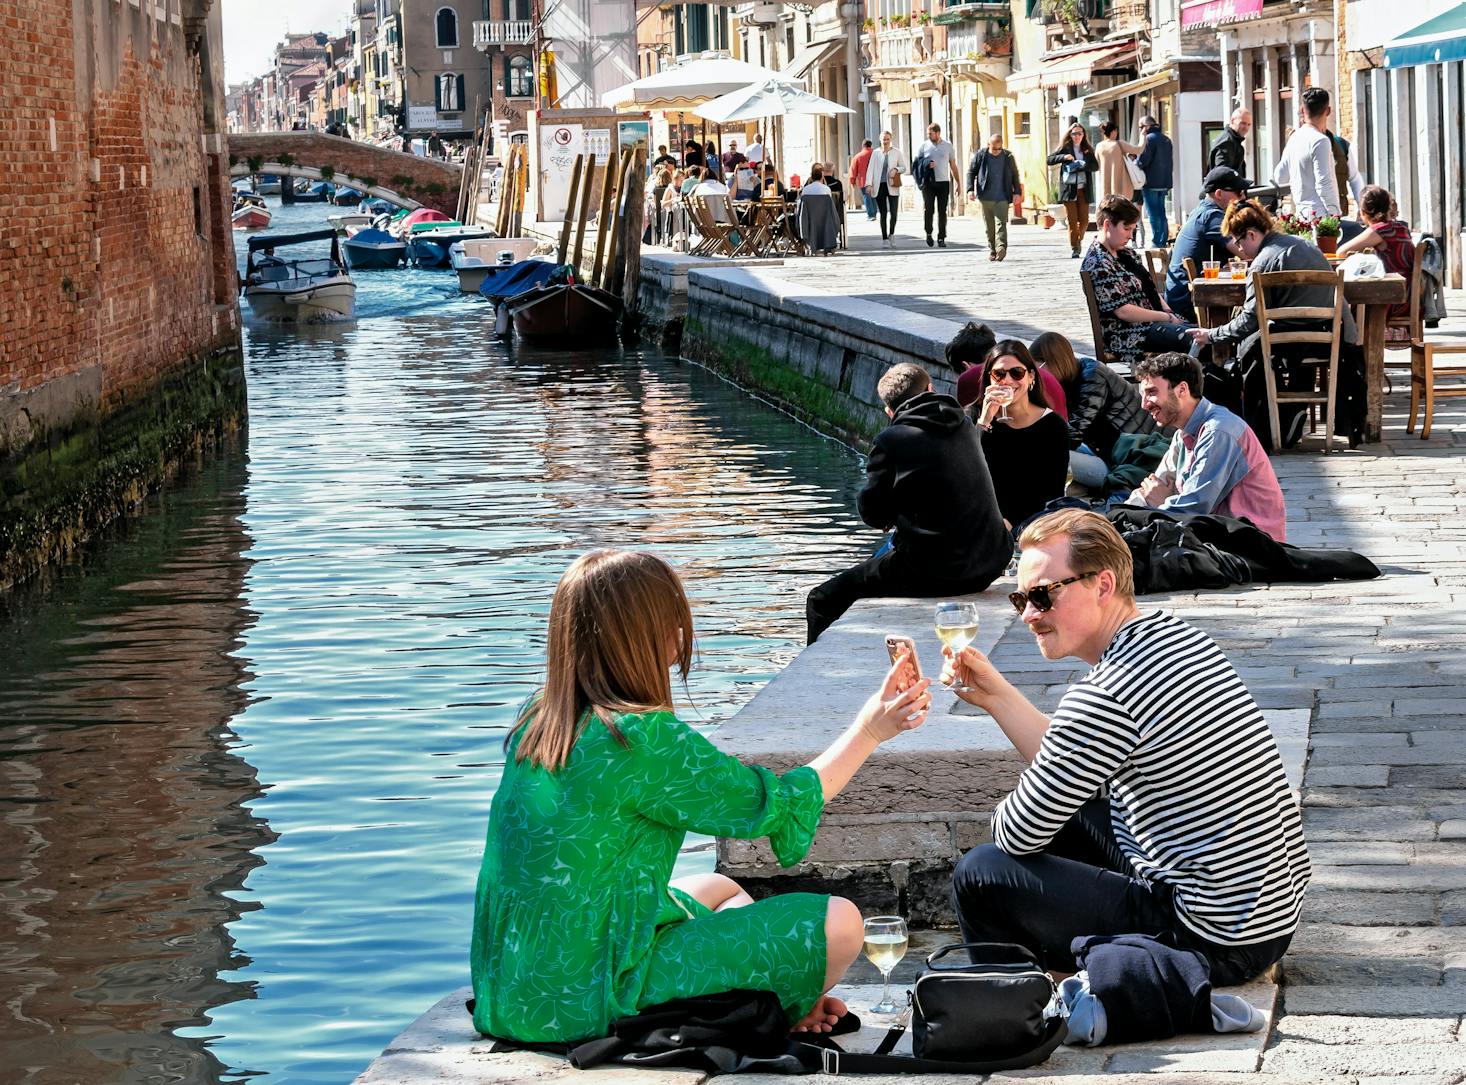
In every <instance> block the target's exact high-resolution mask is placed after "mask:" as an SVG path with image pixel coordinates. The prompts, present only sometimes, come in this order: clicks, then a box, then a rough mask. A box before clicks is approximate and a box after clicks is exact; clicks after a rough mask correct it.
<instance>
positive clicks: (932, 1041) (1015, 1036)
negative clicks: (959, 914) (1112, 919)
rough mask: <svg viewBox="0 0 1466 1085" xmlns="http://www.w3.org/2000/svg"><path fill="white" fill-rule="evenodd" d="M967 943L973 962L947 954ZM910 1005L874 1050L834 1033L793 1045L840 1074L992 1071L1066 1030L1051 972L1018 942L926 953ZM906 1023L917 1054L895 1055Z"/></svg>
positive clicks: (815, 1064)
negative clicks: (851, 1045)
mask: <svg viewBox="0 0 1466 1085" xmlns="http://www.w3.org/2000/svg"><path fill="white" fill-rule="evenodd" d="M959 950H966V951H967V952H968V954H969V956H970V958H971V963H968V964H959V963H956V962H955V961H947V960H944V959H945V958H946V957H947V955H948V954H951V953H955V952H957V951H959ZM926 965H927V970H926V971H925V972H924V973H922V974H921V976H919V977H918V978H917V980H916V983H915V984H914V985H913V987H912V989H911V993H910V1000H911V1001H910V1006H909V1007H908V1009H907V1013H906V1014H905V1015H903V1016H902V1018H901V1019H900V1020H898V1021H897V1023H896V1024H895V1025H894V1026H892V1028H891V1030H890V1031H889V1032H887V1033H886V1035H885V1038H884V1039H882V1040H881V1043H880V1045H879V1046H878V1047H877V1048H876V1050H875V1053H874V1054H871V1055H863V1054H858V1053H854V1052H848V1051H844V1050H843V1049H841V1048H840V1046H839V1045H838V1044H836V1043H835V1042H834V1041H832V1040H822V1041H821V1042H820V1043H817V1044H811V1043H803V1044H799V1045H797V1048H796V1051H795V1054H796V1055H797V1056H798V1057H799V1060H800V1062H801V1063H802V1064H803V1065H804V1066H805V1067H806V1068H807V1069H809V1070H812V1071H815V1072H818V1073H827V1074H840V1073H846V1074H850V1073H854V1074H890V1073H907V1074H995V1073H999V1072H1001V1071H1005V1070H1019V1069H1022V1068H1024V1067H1027V1066H1037V1065H1038V1064H1039V1063H1041V1062H1043V1061H1044V1060H1045V1059H1047V1058H1048V1057H1049V1056H1050V1055H1052V1054H1053V1053H1054V1050H1055V1048H1057V1047H1058V1046H1059V1044H1060V1043H1062V1042H1063V1040H1064V1036H1065V1035H1066V1033H1067V1031H1068V1030H1067V1025H1068V1021H1067V1016H1068V1011H1067V1010H1066V1008H1065V1006H1064V1000H1063V999H1062V998H1060V997H1059V989H1058V987H1057V985H1056V984H1055V983H1054V981H1053V978H1052V977H1051V976H1050V975H1049V974H1048V973H1047V972H1046V971H1044V969H1043V967H1042V966H1041V965H1040V964H1039V963H1038V960H1037V958H1036V957H1035V956H1034V954H1033V953H1031V952H1030V951H1029V950H1027V949H1024V948H1023V947H1022V946H1018V945H1012V944H1009V943H1001V942H963V943H960V944H955V945H948V946H943V947H942V948H941V949H939V950H937V951H936V952H935V953H933V954H932V955H931V956H930V957H928V958H927V959H926ZM908 1015H909V1018H910V1024H911V1050H912V1052H913V1055H914V1057H907V1056H904V1055H892V1054H890V1052H891V1051H892V1049H894V1048H895V1046H896V1044H897V1042H898V1041H899V1040H900V1039H901V1035H902V1034H903V1033H904V1032H905V1031H906V1028H907V1016H908Z"/></svg>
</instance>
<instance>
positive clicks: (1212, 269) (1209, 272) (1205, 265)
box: [1201, 260, 1222, 279]
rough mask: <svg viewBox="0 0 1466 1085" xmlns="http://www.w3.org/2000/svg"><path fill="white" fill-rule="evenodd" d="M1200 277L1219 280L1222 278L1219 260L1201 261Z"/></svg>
mask: <svg viewBox="0 0 1466 1085" xmlns="http://www.w3.org/2000/svg"><path fill="white" fill-rule="evenodd" d="M1201 277H1202V278H1203V279H1220V278H1221V277H1222V262H1221V261H1220V260H1203V261H1202V262H1201Z"/></svg>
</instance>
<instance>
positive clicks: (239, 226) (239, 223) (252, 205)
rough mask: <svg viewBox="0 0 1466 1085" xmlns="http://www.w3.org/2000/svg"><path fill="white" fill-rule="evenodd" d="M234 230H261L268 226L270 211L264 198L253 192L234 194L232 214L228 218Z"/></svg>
mask: <svg viewBox="0 0 1466 1085" xmlns="http://www.w3.org/2000/svg"><path fill="white" fill-rule="evenodd" d="M230 218H231V219H232V220H233V223H234V228H235V229H236V230H263V229H264V228H265V227H266V226H268V225H270V209H269V208H268V207H266V206H265V198H264V197H263V196H261V195H259V194H257V193H254V192H236V193H235V194H234V213H233V214H232V215H231V216H230Z"/></svg>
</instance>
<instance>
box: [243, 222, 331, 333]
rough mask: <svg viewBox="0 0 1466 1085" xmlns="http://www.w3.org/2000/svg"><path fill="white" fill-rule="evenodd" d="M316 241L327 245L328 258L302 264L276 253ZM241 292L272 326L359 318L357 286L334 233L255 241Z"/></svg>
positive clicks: (267, 237) (262, 236)
mask: <svg viewBox="0 0 1466 1085" xmlns="http://www.w3.org/2000/svg"><path fill="white" fill-rule="evenodd" d="M314 241H329V242H330V243H331V252H330V255H329V256H327V257H324V258H322V257H316V258H306V259H301V260H285V259H282V258H281V257H279V256H276V255H275V250H276V249H280V248H284V247H287V246H290V245H302V244H307V243H310V242H314ZM242 289H243V291H244V297H245V300H246V301H248V302H249V307H250V310H251V312H253V313H254V315H255V317H256V318H258V319H260V320H266V321H270V322H272V323H283V324H312V323H323V322H328V321H337V320H350V319H351V318H352V317H353V316H355V315H356V284H355V283H354V282H352V281H351V275H350V274H349V273H348V272H347V270H346V267H345V265H344V264H343V263H342V261H341V245H340V239H339V238H338V237H337V236H336V231H334V230H312V231H310V232H308V233H301V234H275V235H270V234H258V235H256V236H254V237H251V238H250V239H249V256H248V257H247V259H246V261H245V271H244V285H243V287H242Z"/></svg>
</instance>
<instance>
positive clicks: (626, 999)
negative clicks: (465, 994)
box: [471, 712, 829, 1041]
mask: <svg viewBox="0 0 1466 1085" xmlns="http://www.w3.org/2000/svg"><path fill="white" fill-rule="evenodd" d="M617 728H618V729H619V730H620V731H621V734H622V735H623V736H624V737H625V739H626V742H627V744H628V745H626V746H622V745H621V744H620V743H618V742H617V741H616V739H615V738H614V737H612V735H611V733H610V732H609V731H608V730H607V729H606V727H605V726H604V725H603V724H601V723H600V722H599V721H598V720H596V719H594V718H592V719H591V720H590V721H589V723H588V724H587V725H586V727H585V730H584V732H583V733H582V734H581V736H580V739H579V741H578V742H577V743H576V745H575V749H574V750H573V751H572V752H571V755H570V759H569V761H568V762H567V763H566V764H565V767H564V768H562V769H560V770H559V771H558V772H547V771H545V770H544V769H542V768H539V767H537V766H534V765H531V764H530V763H529V762H527V761H526V762H522V763H521V762H517V761H516V760H515V759H514V748H515V746H516V744H517V735H516V738H515V739H511V740H510V745H509V750H508V763H507V764H506V766H505V769H504V778H503V781H502V782H501V783H500V785H499V790H498V792H497V793H496V794H495V795H494V801H493V805H492V807H491V809H490V812H489V831H488V840H487V842H486V843H485V845H484V858H483V865H482V867H481V868H480V870H479V880H478V893H477V897H476V900H475V905H474V923H473V944H472V949H471V964H472V968H473V992H474V998H475V999H476V1001H475V1005H474V1025H475V1027H477V1028H478V1030H479V1031H480V1032H482V1033H484V1034H486V1035H490V1036H499V1037H504V1038H506V1039H516V1040H522V1041H573V1040H581V1039H587V1038H590V1037H595V1036H603V1035H605V1034H606V1032H607V1030H608V1027H609V1025H610V1023H611V1021H613V1020H615V1019H616V1018H618V1017H624V1016H627V1015H630V1014H633V1013H635V1012H636V1011H637V1010H639V1009H643V1008H645V1007H647V1006H654V1005H656V1004H657V1003H659V1002H666V1001H668V1000H669V999H674V998H687V997H691V996H694V995H701V994H710V993H713V992H717V991H727V990H733V989H736V988H746V989H752V990H765V991H773V992H775V993H776V994H777V995H778V996H779V998H780V1001H781V1002H782V1003H783V1006H784V1009H785V1010H786V1012H788V1014H789V1016H790V1019H791V1020H795V1019H797V1018H799V1017H802V1016H804V1014H806V1013H808V1012H809V1011H810V1009H811V1008H812V1007H813V1006H814V1003H815V1000H816V999H817V998H818V997H819V996H820V994H821V993H822V987H823V984H824V975H825V911H826V908H827V906H828V902H829V898H828V897H825V896H821V895H817V894H813V893H788V894H784V895H782V896H778V897H773V898H770V899H767V900H761V901H758V902H756V903H754V904H751V905H749V906H747V907H744V908H734V909H729V910H726V911H722V912H717V913H714V912H711V911H710V910H709V909H707V908H706V907H704V906H703V905H701V904H699V903H698V902H697V901H695V900H693V899H692V898H691V897H689V896H688V895H687V894H685V893H682V892H681V891H679V890H676V889H672V888H670V887H669V885H668V882H669V880H670V879H671V875H672V864H673V863H674V862H675V861H676V859H677V852H678V849H679V848H681V846H682V841H683V839H684V838H685V837H686V835H687V833H688V831H689V830H691V831H695V832H700V833H708V834H712V835H717V836H724V837H738V838H744V839H752V838H756V837H761V836H767V837H768V838H769V843H770V844H771V845H772V847H773V851H774V855H775V856H776V857H777V858H778V860H779V862H780V863H782V864H783V865H784V866H792V865H793V864H794V863H797V862H799V860H800V859H802V858H803V857H804V854H805V852H806V851H808V850H809V844H810V841H811V840H812V839H813V838H814V833H815V829H816V828H817V827H818V826H819V817H820V812H821V810H822V809H823V807H824V795H823V792H822V790H821V787H820V781H819V776H818V775H817V774H816V773H815V771H814V770H813V769H811V768H808V767H805V768H798V769H794V770H793V771H791V772H788V773H785V774H784V775H783V776H776V775H774V773H772V772H770V771H769V770H768V769H765V768H760V767H757V766H749V765H745V764H743V763H742V762H741V761H739V760H738V759H737V758H734V757H731V756H729V755H727V754H725V753H722V752H721V751H719V750H718V749H717V747H715V746H714V745H713V744H712V743H711V742H709V741H708V740H707V739H706V738H705V737H703V736H702V735H700V734H698V733H697V732H696V731H694V730H693V729H692V728H690V727H688V726H687V725H686V724H685V723H682V722H681V721H680V720H678V719H677V717H676V716H674V715H672V714H671V713H670V712H655V713H648V714H645V715H632V716H623V717H621V718H620V719H619V720H617Z"/></svg>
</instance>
